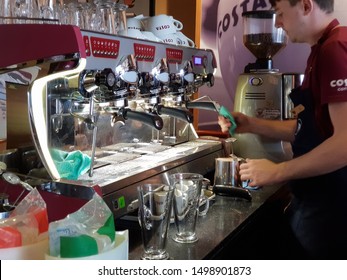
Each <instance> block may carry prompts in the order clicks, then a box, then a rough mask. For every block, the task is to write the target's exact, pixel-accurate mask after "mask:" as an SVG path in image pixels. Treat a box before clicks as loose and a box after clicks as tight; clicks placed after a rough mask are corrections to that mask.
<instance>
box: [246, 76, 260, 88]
mask: <svg viewBox="0 0 347 280" xmlns="http://www.w3.org/2000/svg"><path fill="white" fill-rule="evenodd" d="M249 82H250V84H251V85H252V86H261V85H262V84H263V79H262V78H258V77H253V78H251V79H250V80H249Z"/></svg>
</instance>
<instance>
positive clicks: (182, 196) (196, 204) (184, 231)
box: [169, 173, 209, 243]
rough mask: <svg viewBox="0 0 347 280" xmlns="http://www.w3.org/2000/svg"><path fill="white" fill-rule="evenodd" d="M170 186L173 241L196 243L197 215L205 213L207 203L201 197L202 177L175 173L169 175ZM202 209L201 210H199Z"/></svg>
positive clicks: (206, 200)
mask: <svg viewBox="0 0 347 280" xmlns="http://www.w3.org/2000/svg"><path fill="white" fill-rule="evenodd" d="M169 179H170V186H171V187H173V188H174V189H175V191H174V196H173V210H174V219H175V225H176V230H177V232H176V234H175V235H174V236H173V240H174V241H176V242H179V243H193V242H196V241H198V237H197V235H196V232H195V228H196V222H197V218H198V215H199V214H200V215H205V214H206V213H207V210H208V207H209V203H208V199H207V198H206V197H202V196H201V190H202V182H203V179H204V178H203V176H202V175H200V174H197V173H175V174H172V175H170V177H169ZM201 207H204V209H203V210H199V208H201Z"/></svg>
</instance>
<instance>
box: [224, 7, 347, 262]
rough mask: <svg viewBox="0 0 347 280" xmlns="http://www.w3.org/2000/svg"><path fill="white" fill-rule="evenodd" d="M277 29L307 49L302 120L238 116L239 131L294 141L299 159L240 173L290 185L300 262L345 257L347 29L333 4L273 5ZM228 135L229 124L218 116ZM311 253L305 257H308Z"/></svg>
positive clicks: (263, 163)
mask: <svg viewBox="0 0 347 280" xmlns="http://www.w3.org/2000/svg"><path fill="white" fill-rule="evenodd" d="M270 2H271V4H272V6H273V7H274V8H275V11H276V27H282V28H283V29H284V30H285V31H286V33H287V34H288V37H289V39H290V40H291V41H292V42H298V43H303V42H305V43H308V44H309V45H310V46H311V53H310V56H309V58H308V61H307V67H306V70H305V79H304V81H303V84H302V86H301V87H300V88H298V89H296V90H294V91H293V92H292V93H291V95H290V97H291V99H292V101H293V103H294V105H295V108H294V110H295V111H296V114H297V115H298V119H297V120H286V121H279V120H277V121H275V120H272V121H271V120H265V119H258V118H253V117H249V116H246V115H244V114H241V113H239V112H234V113H233V116H234V118H235V120H236V123H237V126H238V127H237V129H236V133H246V132H248V133H255V134H259V135H263V136H268V137H272V138H274V139H277V140H284V141H291V142H292V148H293V153H294V158H293V159H292V160H289V161H285V162H282V163H274V162H271V161H269V160H266V159H247V161H246V163H244V164H242V165H241V167H240V175H241V179H242V180H250V181H251V183H250V186H257V185H263V186H265V185H268V184H274V183H281V182H286V181H290V186H291V190H292V194H293V198H292V201H291V204H290V205H289V207H288V208H287V211H286V214H287V216H288V218H289V223H290V227H291V229H292V231H293V233H294V236H295V237H296V239H297V241H298V242H299V243H300V245H301V246H302V248H303V249H304V251H305V255H304V256H303V255H299V256H298V257H303V258H310V259H337V258H342V259H346V257H347V201H346V199H347V147H346V145H347V121H346V120H347V27H345V26H340V25H339V22H338V21H337V20H336V19H335V18H334V16H333V9H334V0H270ZM218 123H219V125H220V126H221V130H222V131H223V132H227V131H228V130H229V127H230V125H231V124H230V122H229V121H228V120H227V119H225V118H223V117H219V119H218ZM306 254H307V255H306Z"/></svg>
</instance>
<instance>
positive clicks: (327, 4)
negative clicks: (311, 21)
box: [270, 0, 334, 14]
mask: <svg viewBox="0 0 347 280" xmlns="http://www.w3.org/2000/svg"><path fill="white" fill-rule="evenodd" d="M280 1H284V0H270V4H271V6H272V7H276V2H280ZM287 1H288V2H289V3H290V5H291V6H295V5H296V4H297V3H298V2H300V1H301V0H287ZM313 1H314V2H316V4H317V5H318V6H319V8H320V9H321V10H322V11H325V12H326V13H327V14H330V13H332V12H333V11H334V0H313Z"/></svg>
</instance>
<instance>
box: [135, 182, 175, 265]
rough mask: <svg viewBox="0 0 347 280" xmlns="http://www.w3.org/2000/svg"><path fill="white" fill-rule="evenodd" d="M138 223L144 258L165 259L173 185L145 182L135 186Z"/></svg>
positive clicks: (166, 256) (166, 257) (167, 256)
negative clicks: (137, 201)
mask: <svg viewBox="0 0 347 280" xmlns="http://www.w3.org/2000/svg"><path fill="white" fill-rule="evenodd" d="M137 191H138V198H139V213H138V218H139V223H140V226H141V235H142V241H143V247H144V254H143V255H142V257H141V259H144V260H166V259H168V258H169V254H168V252H166V241H167V232H168V227H169V224H170V214H171V207H172V197H173V192H174V187H172V186H167V185H163V184H145V185H141V186H139V187H138V188H137Z"/></svg>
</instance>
